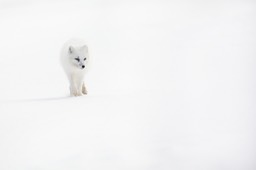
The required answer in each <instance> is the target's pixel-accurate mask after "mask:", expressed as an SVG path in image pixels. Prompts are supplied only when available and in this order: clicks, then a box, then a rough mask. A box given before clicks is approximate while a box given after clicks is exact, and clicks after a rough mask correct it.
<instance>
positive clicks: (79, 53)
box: [68, 45, 89, 69]
mask: <svg viewBox="0 0 256 170" xmlns="http://www.w3.org/2000/svg"><path fill="white" fill-rule="evenodd" d="M68 53H69V55H70V60H71V63H72V64H73V65H74V66H75V67H78V68H80V69H84V68H85V67H86V65H87V62H88V59H89V55H88V47H87V46H86V45H83V46H80V47H74V46H70V47H69V49H68Z"/></svg>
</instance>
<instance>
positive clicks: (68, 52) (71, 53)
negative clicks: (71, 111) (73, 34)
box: [61, 39, 89, 96]
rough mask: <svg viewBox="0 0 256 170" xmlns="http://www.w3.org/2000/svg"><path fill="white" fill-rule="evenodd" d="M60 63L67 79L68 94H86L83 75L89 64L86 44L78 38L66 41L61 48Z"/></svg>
mask: <svg viewBox="0 0 256 170" xmlns="http://www.w3.org/2000/svg"><path fill="white" fill-rule="evenodd" d="M61 64H62V67H63V69H64V71H65V73H66V75H67V77H68V80H69V84H70V95H71V96H82V95H86V94H87V90H86V87H85V84H84V75H85V74H86V73H87V71H88V66H89V54H88V47H87V45H86V44H85V43H84V42H83V41H82V40H78V39H71V40H69V41H67V42H66V43H65V44H64V45H63V47H62V49H61Z"/></svg>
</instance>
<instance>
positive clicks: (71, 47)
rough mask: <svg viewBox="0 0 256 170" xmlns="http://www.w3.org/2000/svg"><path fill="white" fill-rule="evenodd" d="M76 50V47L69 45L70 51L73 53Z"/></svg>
mask: <svg viewBox="0 0 256 170" xmlns="http://www.w3.org/2000/svg"><path fill="white" fill-rule="evenodd" d="M74 51H75V48H74V47H73V46H69V48H68V52H69V53H70V54H72V53H73V52H74Z"/></svg>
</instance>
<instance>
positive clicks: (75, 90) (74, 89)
mask: <svg viewBox="0 0 256 170" xmlns="http://www.w3.org/2000/svg"><path fill="white" fill-rule="evenodd" d="M69 81H70V96H79V95H80V94H79V87H78V86H77V83H76V79H75V76H74V75H71V76H70V78H69Z"/></svg>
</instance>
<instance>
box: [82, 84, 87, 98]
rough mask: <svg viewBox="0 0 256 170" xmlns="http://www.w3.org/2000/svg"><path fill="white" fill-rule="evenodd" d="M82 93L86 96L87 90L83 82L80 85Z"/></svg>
mask: <svg viewBox="0 0 256 170" xmlns="http://www.w3.org/2000/svg"><path fill="white" fill-rule="evenodd" d="M82 93H83V94H85V95H86V94H87V90H86V87H85V84H84V82H83V85H82Z"/></svg>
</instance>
